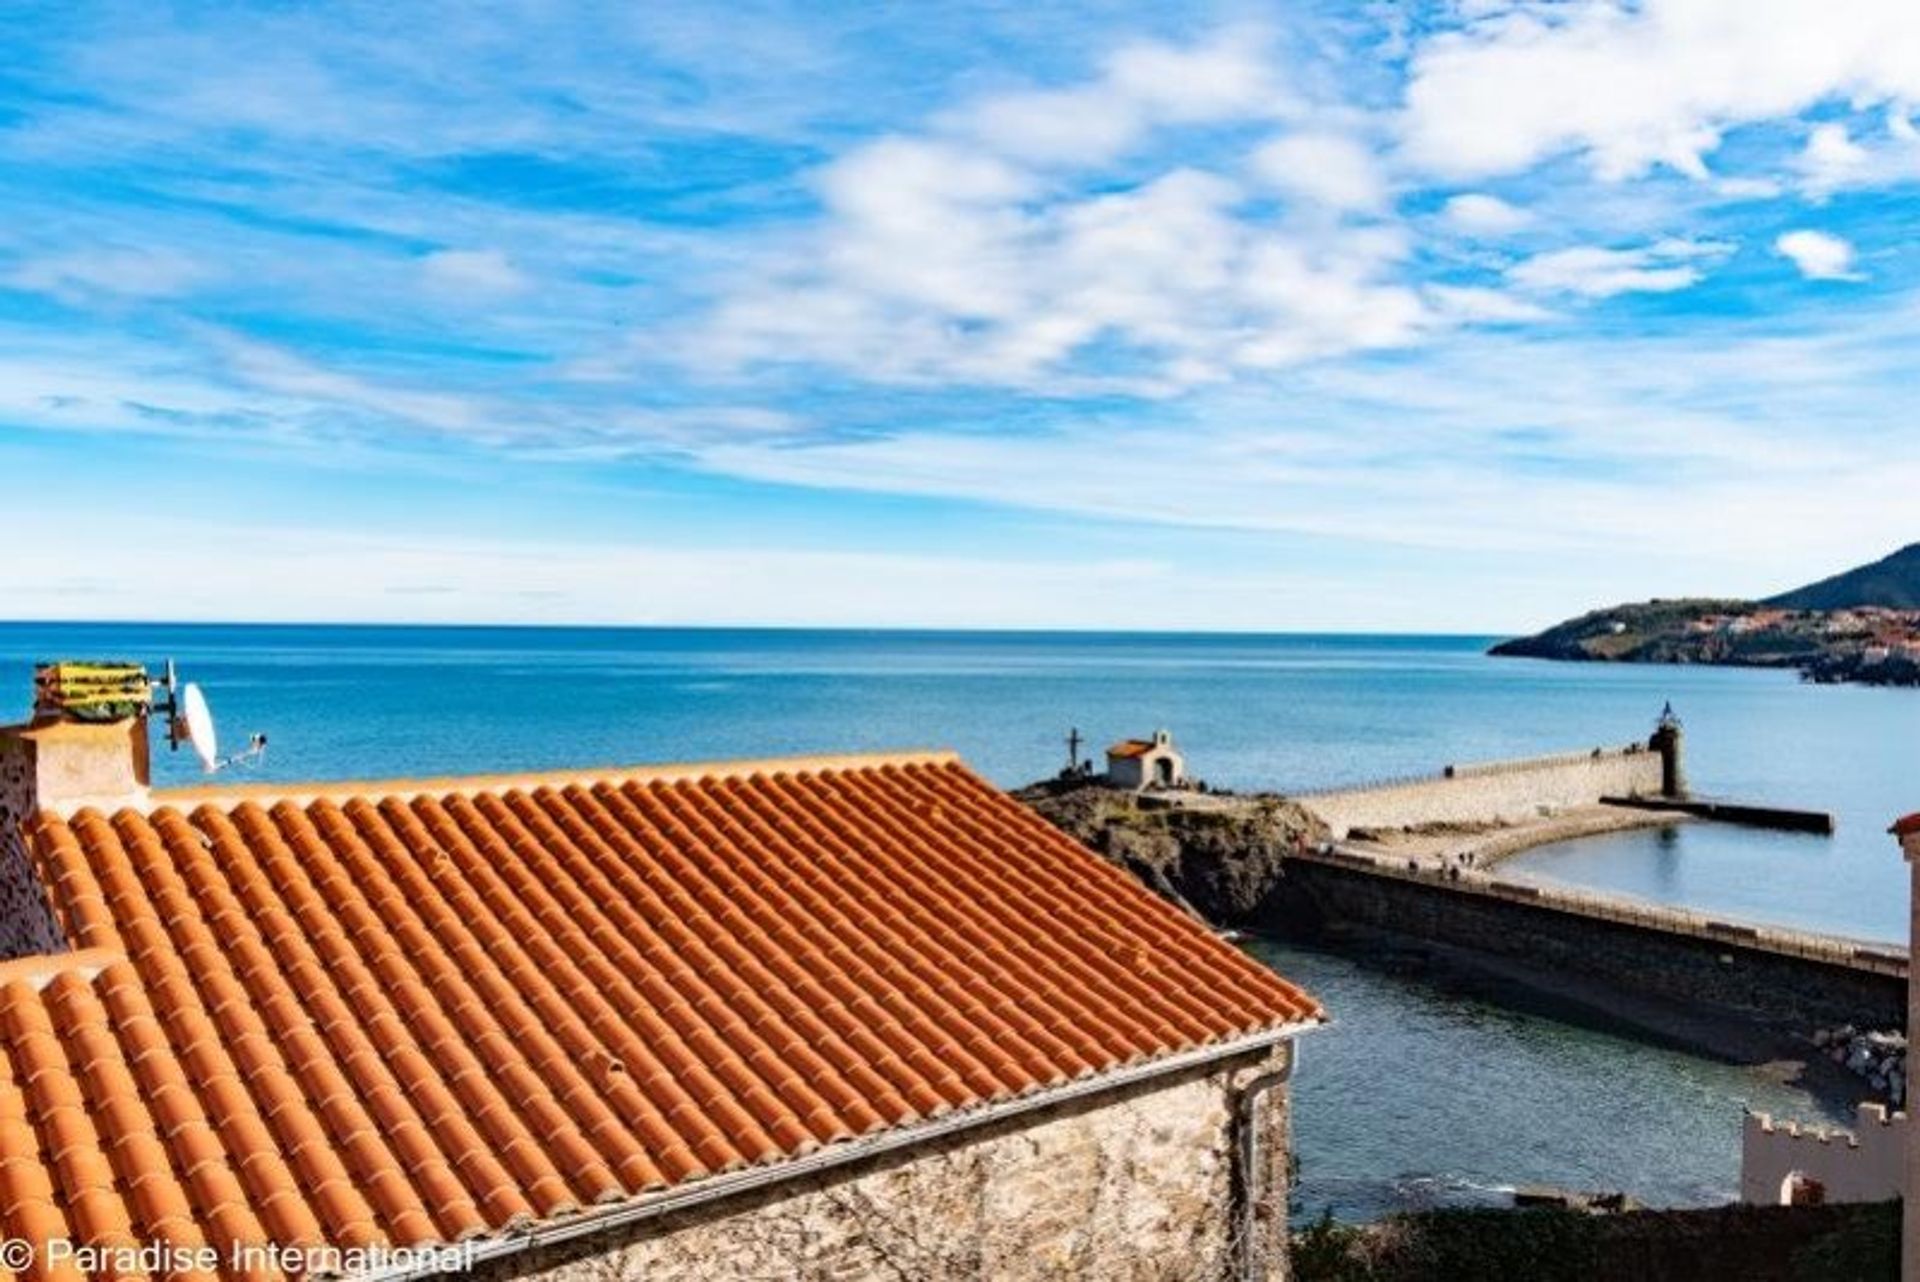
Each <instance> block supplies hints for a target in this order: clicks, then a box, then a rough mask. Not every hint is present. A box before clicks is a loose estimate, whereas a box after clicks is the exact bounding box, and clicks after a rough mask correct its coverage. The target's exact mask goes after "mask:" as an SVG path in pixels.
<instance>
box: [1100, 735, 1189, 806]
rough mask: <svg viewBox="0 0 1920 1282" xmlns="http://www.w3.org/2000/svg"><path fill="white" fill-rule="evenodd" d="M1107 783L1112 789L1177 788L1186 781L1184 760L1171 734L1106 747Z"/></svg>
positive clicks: (1185, 763) (1126, 741) (1185, 762)
mask: <svg viewBox="0 0 1920 1282" xmlns="http://www.w3.org/2000/svg"><path fill="white" fill-rule="evenodd" d="M1107 782H1108V783H1109V784H1111V785H1112V786H1113V787H1115V788H1130V789H1132V790H1134V791H1136V792H1137V791H1139V790H1140V789H1142V788H1179V787H1182V786H1184V785H1185V784H1186V782H1187V759H1186V758H1185V757H1183V756H1181V755H1180V750H1179V749H1178V748H1176V747H1174V746H1173V733H1172V731H1169V730H1155V731H1154V732H1153V738H1151V739H1122V740H1121V741H1120V742H1119V743H1116V744H1114V745H1113V746H1112V747H1110V748H1108V749H1107Z"/></svg>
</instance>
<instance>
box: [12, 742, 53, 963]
mask: <svg viewBox="0 0 1920 1282" xmlns="http://www.w3.org/2000/svg"><path fill="white" fill-rule="evenodd" d="M37 789H38V771H37V769H36V763H35V761H34V745H33V744H32V743H31V742H30V741H28V740H25V739H22V738H20V737H19V736H17V735H14V734H11V733H9V732H8V731H6V730H5V729H0V961H8V960H11V959H12V958H15V957H27V956H31V955H33V954H35V953H51V952H63V951H65V949H66V947H67V942H66V939H65V937H64V936H63V935H62V934H61V932H60V928H59V927H58V925H56V924H55V922H54V919H53V911H52V909H51V908H49V907H48V905H47V896H46V893H45V892H44V891H43V890H42V889H41V888H40V879H39V877H38V876H36V875H35V873H34V869H33V861H32V858H31V857H30V856H29V855H28V853H27V843H26V825H27V822H28V820H29V819H30V818H31V817H32V815H33V812H34V809H35V806H36V804H37V803H36V800H35V794H36V791H37Z"/></svg>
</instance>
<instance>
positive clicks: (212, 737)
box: [153, 659, 267, 774]
mask: <svg viewBox="0 0 1920 1282" xmlns="http://www.w3.org/2000/svg"><path fill="white" fill-rule="evenodd" d="M153 710H154V711H155V712H158V713H160V714H162V715H163V716H165V717H166V719H167V747H169V748H171V749H172V750H173V751H175V752H178V751H179V750H180V747H181V745H182V744H185V745H186V746H187V747H189V748H192V749H193V752H194V755H195V756H197V757H199V758H200V764H201V766H203V767H204V768H205V769H206V772H207V773H208V774H212V773H213V772H214V771H216V770H223V769H225V768H226V767H228V766H232V765H240V764H243V763H246V762H252V761H257V760H258V759H259V758H260V757H261V756H263V755H265V753H266V751H267V736H265V735H263V734H256V735H254V736H253V737H252V738H251V739H249V740H248V741H247V747H246V750H245V751H243V752H236V753H234V754H233V755H232V756H230V757H222V756H221V755H220V737H219V734H218V732H217V731H216V730H215V729H214V724H213V709H212V708H210V707H208V706H207V696H206V695H205V694H203V693H201V691H200V687H199V686H197V685H195V684H194V683H193V682H191V681H188V682H185V683H182V682H181V681H180V678H179V674H178V673H177V672H175V671H174V667H173V660H172V659H168V660H167V666H166V674H165V675H164V676H162V677H161V678H160V679H159V680H158V681H156V682H154V683H153Z"/></svg>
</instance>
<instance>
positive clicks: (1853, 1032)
mask: <svg viewBox="0 0 1920 1282" xmlns="http://www.w3.org/2000/svg"><path fill="white" fill-rule="evenodd" d="M1813 1044H1814V1045H1815V1046H1816V1047H1818V1048H1819V1049H1820V1050H1821V1051H1822V1052H1823V1053H1824V1054H1825V1055H1826V1057H1827V1058H1828V1059H1830V1060H1832V1061H1833V1062H1834V1063H1836V1064H1838V1065H1840V1066H1841V1067H1842V1068H1844V1069H1846V1070H1847V1071H1848V1072H1849V1073H1852V1074H1853V1075H1854V1076H1855V1077H1859V1078H1862V1079H1864V1080H1865V1081H1866V1083H1867V1085H1868V1086H1871V1087H1872V1088H1873V1089H1874V1091H1875V1092H1876V1093H1877V1094H1880V1095H1883V1096H1885V1097H1886V1099H1887V1100H1888V1101H1889V1102H1890V1103H1892V1104H1893V1106H1894V1107H1896V1108H1898V1107H1900V1106H1901V1105H1903V1104H1905V1103H1906V1099H1907V1039H1906V1035H1905V1034H1904V1033H1900V1032H1896V1031H1893V1030H1890V1029H1875V1030H1867V1031H1862V1030H1859V1029H1856V1028H1855V1027H1854V1026H1853V1025H1852V1024H1841V1025H1839V1026H1838V1027H1836V1028H1818V1029H1815V1030H1814V1033H1813Z"/></svg>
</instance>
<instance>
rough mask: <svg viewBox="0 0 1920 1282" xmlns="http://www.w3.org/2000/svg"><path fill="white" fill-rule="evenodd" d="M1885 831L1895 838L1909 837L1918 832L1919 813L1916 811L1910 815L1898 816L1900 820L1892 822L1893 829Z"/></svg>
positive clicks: (1919, 829) (1919, 826)
mask: <svg viewBox="0 0 1920 1282" xmlns="http://www.w3.org/2000/svg"><path fill="white" fill-rule="evenodd" d="M1887 831H1888V832H1890V833H1892V834H1893V835H1894V836H1896V837H1909V836H1912V835H1913V834H1914V833H1916V832H1920V811H1916V812H1915V813H1913V814H1910V815H1902V816H1900V818H1898V819H1896V820H1894V821H1893V827H1891V828H1889V829H1887Z"/></svg>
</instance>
